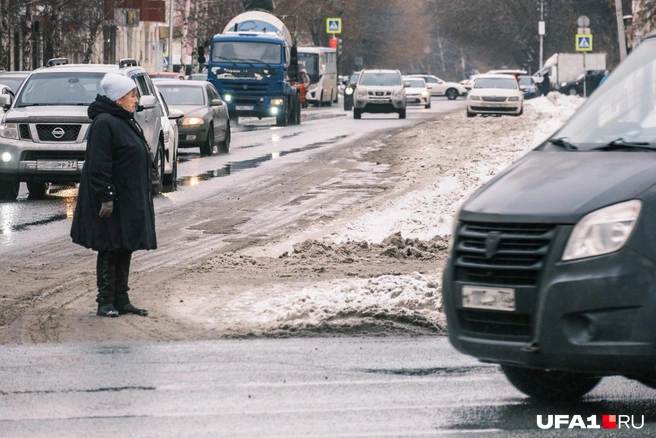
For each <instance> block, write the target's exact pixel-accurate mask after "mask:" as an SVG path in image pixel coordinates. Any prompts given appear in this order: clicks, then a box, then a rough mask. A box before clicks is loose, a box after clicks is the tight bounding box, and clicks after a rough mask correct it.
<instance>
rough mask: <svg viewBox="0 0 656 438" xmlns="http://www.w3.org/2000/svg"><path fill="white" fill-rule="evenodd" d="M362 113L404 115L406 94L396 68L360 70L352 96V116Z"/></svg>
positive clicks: (357, 116)
mask: <svg viewBox="0 0 656 438" xmlns="http://www.w3.org/2000/svg"><path fill="white" fill-rule="evenodd" d="M362 113H398V115H399V118H400V119H405V115H406V95H405V88H404V87H403V79H402V77H401V72H400V71H398V70H362V72H361V73H360V77H359V78H358V84H357V86H356V88H355V95H354V97H353V118H354V119H360V118H362Z"/></svg>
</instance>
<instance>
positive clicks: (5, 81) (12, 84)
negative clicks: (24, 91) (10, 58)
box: [0, 75, 25, 93]
mask: <svg viewBox="0 0 656 438" xmlns="http://www.w3.org/2000/svg"><path fill="white" fill-rule="evenodd" d="M24 80H25V78H19V77H18V76H2V75H0V84H2V85H6V86H8V87H9V88H11V91H13V92H14V93H15V92H17V91H18V88H20V85H21V84H22V83H23V81H24Z"/></svg>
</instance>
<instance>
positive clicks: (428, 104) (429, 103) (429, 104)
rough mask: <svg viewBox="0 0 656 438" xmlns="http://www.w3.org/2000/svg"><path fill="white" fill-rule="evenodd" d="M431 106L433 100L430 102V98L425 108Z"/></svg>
mask: <svg viewBox="0 0 656 438" xmlns="http://www.w3.org/2000/svg"><path fill="white" fill-rule="evenodd" d="M430 107H431V102H430V100H429V101H428V103H427V104H426V105H424V108H426V109H430Z"/></svg>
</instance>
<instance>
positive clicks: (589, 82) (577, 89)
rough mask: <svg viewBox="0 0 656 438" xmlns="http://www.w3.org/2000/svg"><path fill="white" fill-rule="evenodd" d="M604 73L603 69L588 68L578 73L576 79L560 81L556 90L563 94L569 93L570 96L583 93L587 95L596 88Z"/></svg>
mask: <svg viewBox="0 0 656 438" xmlns="http://www.w3.org/2000/svg"><path fill="white" fill-rule="evenodd" d="M604 75H605V71H604V70H588V71H587V72H585V73H581V74H580V75H578V76H577V78H576V79H573V80H571V81H567V82H561V83H560V84H559V87H558V91H560V92H561V93H563V94H569V95H570V96H576V95H579V96H583V95H584V94H585V95H588V96H589V95H590V94H591V93H592V92H593V91H594V90H596V89H597V87H598V86H599V84H600V82H601V79H602V78H603V77H604ZM584 81H585V86H584Z"/></svg>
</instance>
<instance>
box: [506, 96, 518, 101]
mask: <svg viewBox="0 0 656 438" xmlns="http://www.w3.org/2000/svg"><path fill="white" fill-rule="evenodd" d="M518 100H519V97H517V96H515V97H509V98H508V102H517V101H518Z"/></svg>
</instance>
